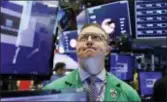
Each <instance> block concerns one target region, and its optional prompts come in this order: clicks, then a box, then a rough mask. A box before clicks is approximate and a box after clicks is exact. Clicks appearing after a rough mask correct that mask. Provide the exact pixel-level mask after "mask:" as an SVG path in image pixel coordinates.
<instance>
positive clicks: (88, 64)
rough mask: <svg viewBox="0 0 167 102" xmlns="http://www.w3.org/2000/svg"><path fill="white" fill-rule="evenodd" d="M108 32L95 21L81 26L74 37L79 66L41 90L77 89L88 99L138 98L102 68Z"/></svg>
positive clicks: (106, 51)
mask: <svg viewBox="0 0 167 102" xmlns="http://www.w3.org/2000/svg"><path fill="white" fill-rule="evenodd" d="M108 39H109V37H108V34H107V33H106V32H105V30H104V29H102V28H101V26H99V25H98V24H87V25H85V26H84V27H83V28H82V29H81V31H80V33H79V36H78V39H77V45H76V53H77V56H78V62H79V68H78V69H76V70H74V71H73V72H71V73H70V74H68V75H67V76H65V77H63V78H60V79H58V80H56V81H53V82H52V83H50V84H48V85H46V86H45V87H44V89H45V90H49V89H53V90H64V89H66V88H81V89H83V91H86V92H87V94H88V100H89V101H141V99H140V97H139V96H138V94H137V92H136V91H135V90H134V89H133V88H132V87H131V86H129V85H128V84H127V83H125V82H123V81H121V80H120V79H118V78H117V77H115V76H114V75H113V74H111V73H108V72H107V71H106V69H105V67H104V66H105V63H104V59H105V56H106V55H108V54H109V52H110V47H109V46H108Z"/></svg>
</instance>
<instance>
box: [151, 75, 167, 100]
mask: <svg viewBox="0 0 167 102" xmlns="http://www.w3.org/2000/svg"><path fill="white" fill-rule="evenodd" d="M153 100H154V101H163V102H167V77H164V78H162V79H159V80H157V81H156V82H155V85H154V89H153Z"/></svg>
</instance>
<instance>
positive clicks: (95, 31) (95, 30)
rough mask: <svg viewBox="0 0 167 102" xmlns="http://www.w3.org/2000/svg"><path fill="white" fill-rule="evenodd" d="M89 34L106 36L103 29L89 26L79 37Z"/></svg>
mask: <svg viewBox="0 0 167 102" xmlns="http://www.w3.org/2000/svg"><path fill="white" fill-rule="evenodd" d="M88 33H93V34H101V35H104V36H106V33H105V32H104V31H103V30H102V29H100V28H98V27H96V26H89V27H86V28H84V29H83V30H82V31H81V32H80V34H79V35H83V34H88Z"/></svg>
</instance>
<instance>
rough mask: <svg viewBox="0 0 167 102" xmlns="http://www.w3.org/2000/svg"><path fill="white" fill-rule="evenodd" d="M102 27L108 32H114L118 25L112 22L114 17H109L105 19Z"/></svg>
mask: <svg viewBox="0 0 167 102" xmlns="http://www.w3.org/2000/svg"><path fill="white" fill-rule="evenodd" d="M101 27H102V28H103V29H104V30H105V31H106V33H107V34H113V33H114V31H115V27H116V26H115V23H114V22H112V19H110V18H107V19H104V20H103V22H102V24H101Z"/></svg>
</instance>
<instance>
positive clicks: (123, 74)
mask: <svg viewBox="0 0 167 102" xmlns="http://www.w3.org/2000/svg"><path fill="white" fill-rule="evenodd" d="M134 62H135V58H134V57H133V56H131V55H124V54H111V56H110V72H111V73H113V74H114V75H115V76H117V77H118V78H119V79H121V80H132V79H133V68H134V65H135V64H134Z"/></svg>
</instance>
